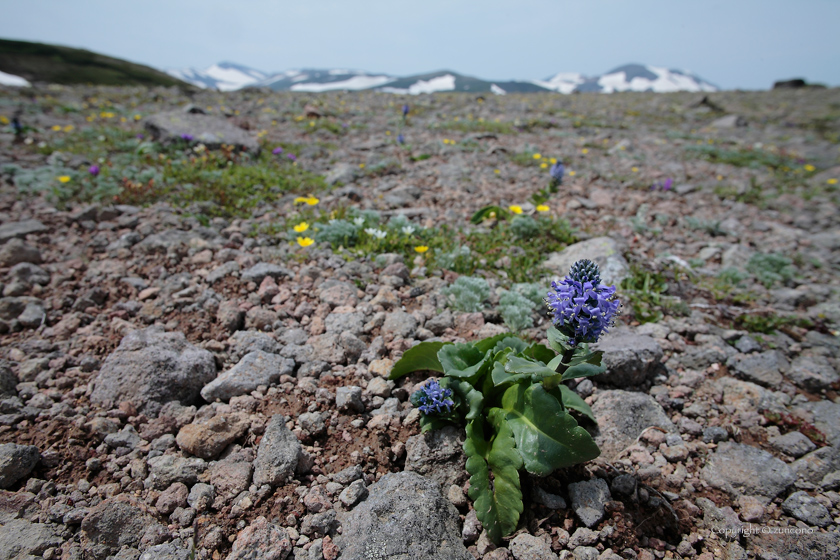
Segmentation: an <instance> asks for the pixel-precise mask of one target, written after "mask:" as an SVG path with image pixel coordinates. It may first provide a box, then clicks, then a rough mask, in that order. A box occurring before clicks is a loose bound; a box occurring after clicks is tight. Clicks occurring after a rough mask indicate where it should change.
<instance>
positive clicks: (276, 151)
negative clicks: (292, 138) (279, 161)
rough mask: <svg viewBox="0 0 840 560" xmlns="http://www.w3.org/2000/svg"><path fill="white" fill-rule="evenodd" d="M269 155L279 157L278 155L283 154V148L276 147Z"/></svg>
mask: <svg viewBox="0 0 840 560" xmlns="http://www.w3.org/2000/svg"><path fill="white" fill-rule="evenodd" d="M271 153H272V154H274V155H275V156H276V155H280V154H282V153H283V148H281V147H279V146H278V147H276V148H274V149H273V150H271Z"/></svg>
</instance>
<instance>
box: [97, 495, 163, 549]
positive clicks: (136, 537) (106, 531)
mask: <svg viewBox="0 0 840 560" xmlns="http://www.w3.org/2000/svg"><path fill="white" fill-rule="evenodd" d="M158 527H160V526H159V524H158V523H157V521H155V518H154V517H152V516H151V515H150V514H149V513H147V512H146V511H145V509H144V508H143V506H142V505H140V504H139V503H137V502H135V501H133V500H132V499H130V498H127V497H125V496H124V495H121V496H118V497H116V498H110V499H107V500H105V501H103V502H102V503H100V504H99V505H98V506H96V507H94V508H91V510H90V513H88V515H87V516H86V517H85V518H84V520H83V521H82V534H83V537H84V543H85V548H86V550H89V551H90V552H91V553H92V555H93V556H94V558H105V557H106V556H108V555H111V554H114V553H116V552H117V551H119V550H120V548H122V547H132V548H140V543H141V541H142V540H143V538H144V536H145V535H146V532H147V531H148V532H149V533H153V532H154V531H156V530H157V529H158ZM158 542H160V541H158Z"/></svg>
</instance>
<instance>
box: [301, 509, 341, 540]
mask: <svg viewBox="0 0 840 560" xmlns="http://www.w3.org/2000/svg"><path fill="white" fill-rule="evenodd" d="M336 517H337V516H336V513H335V510H334V509H329V510H327V511H322V512H320V513H311V514H309V515H305V516H304V517H303V522H302V523H301V524H300V532H301V533H303V534H304V535H307V536H311V537H313V538H318V537H323V536H326V535H332V534H333V533H335V530H336V527H337V525H338V522H337V520H336Z"/></svg>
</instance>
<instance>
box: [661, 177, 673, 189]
mask: <svg viewBox="0 0 840 560" xmlns="http://www.w3.org/2000/svg"><path fill="white" fill-rule="evenodd" d="M673 184H674V180H673V179H671V178H670V177H668V178H667V179H665V181H663V183H662V190H663V191H670V190H671V185H673Z"/></svg>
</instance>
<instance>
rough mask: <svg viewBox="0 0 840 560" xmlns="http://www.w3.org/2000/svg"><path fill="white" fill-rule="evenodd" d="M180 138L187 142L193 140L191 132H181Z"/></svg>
mask: <svg viewBox="0 0 840 560" xmlns="http://www.w3.org/2000/svg"><path fill="white" fill-rule="evenodd" d="M181 140H186V141H187V142H192V141H193V135H192V134H182V135H181Z"/></svg>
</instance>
